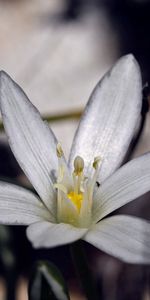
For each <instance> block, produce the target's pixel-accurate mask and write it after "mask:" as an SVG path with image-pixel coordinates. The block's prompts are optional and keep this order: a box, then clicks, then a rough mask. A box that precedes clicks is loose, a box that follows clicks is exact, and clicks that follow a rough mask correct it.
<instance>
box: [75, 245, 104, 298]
mask: <svg viewBox="0 0 150 300" xmlns="http://www.w3.org/2000/svg"><path fill="white" fill-rule="evenodd" d="M70 248H71V256H72V259H73V263H74V267H75V269H76V273H77V276H78V278H79V281H80V284H81V286H82V288H83V291H84V293H85V295H86V297H87V299H88V300H93V299H94V300H98V296H97V293H96V287H95V284H94V282H93V278H92V275H91V271H90V269H89V267H88V264H87V259H86V256H85V252H84V249H83V245H82V241H77V242H75V243H73V244H72V245H71V246H70Z"/></svg>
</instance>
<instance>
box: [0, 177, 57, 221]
mask: <svg viewBox="0 0 150 300" xmlns="http://www.w3.org/2000/svg"><path fill="white" fill-rule="evenodd" d="M43 219H45V220H52V217H51V215H50V213H49V211H48V210H47V209H46V208H45V207H44V205H43V203H42V202H41V200H40V199H39V198H38V197H36V196H35V195H34V194H33V193H32V192H30V191H28V190H26V189H24V188H22V187H19V186H15V185H13V184H8V183H4V182H0V223H1V224H13V225H28V224H31V223H34V222H37V221H40V220H43Z"/></svg>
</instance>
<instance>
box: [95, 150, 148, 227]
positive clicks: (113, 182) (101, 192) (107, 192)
mask: <svg viewBox="0 0 150 300" xmlns="http://www.w3.org/2000/svg"><path fill="white" fill-rule="evenodd" d="M148 191H150V153H147V154H145V155H142V156H141V157H139V158H136V159H133V160H131V161H130V162H128V163H127V164H125V165H124V166H123V167H121V168H120V169H119V170H117V171H116V172H115V173H114V174H113V175H111V176H110V177H109V178H107V179H106V180H105V182H103V183H102V185H101V186H100V188H99V189H97V192H96V195H94V203H93V216H92V219H93V221H94V222H97V221H99V220H100V219H102V218H103V217H104V216H106V215H108V214H109V213H111V212H112V211H114V210H115V209H117V208H119V207H121V206H123V205H125V204H126V203H128V202H130V201H132V200H134V199H136V198H137V197H139V196H141V195H143V194H144V193H146V192H148Z"/></svg>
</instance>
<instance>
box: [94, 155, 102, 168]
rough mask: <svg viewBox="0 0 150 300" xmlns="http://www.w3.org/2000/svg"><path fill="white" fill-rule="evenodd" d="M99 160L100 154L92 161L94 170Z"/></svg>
mask: <svg viewBox="0 0 150 300" xmlns="http://www.w3.org/2000/svg"><path fill="white" fill-rule="evenodd" d="M100 161H101V157H100V156H96V157H95V158H94V161H93V168H94V169H95V170H96V169H97V168H98V165H99V162H100Z"/></svg>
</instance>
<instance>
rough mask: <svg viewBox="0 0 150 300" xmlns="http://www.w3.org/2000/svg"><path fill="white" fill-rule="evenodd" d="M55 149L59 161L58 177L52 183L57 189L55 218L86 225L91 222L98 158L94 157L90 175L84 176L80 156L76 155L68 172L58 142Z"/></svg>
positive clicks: (73, 223)
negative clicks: (71, 170)
mask: <svg viewBox="0 0 150 300" xmlns="http://www.w3.org/2000/svg"><path fill="white" fill-rule="evenodd" d="M56 150H57V156H58V163H59V168H58V178H57V182H56V183H55V184H54V186H55V188H56V189H57V220H58V222H63V223H69V224H72V225H74V226H76V227H88V226H89V225H90V224H91V214H92V204H93V193H94V189H95V184H96V180H97V176H98V172H99V161H100V158H99V157H95V158H94V162H93V174H92V176H91V177H85V175H84V160H83V158H82V157H80V156H76V158H75V159H74V171H73V173H72V174H70V172H69V170H68V167H67V165H66V163H65V161H64V155H63V151H62V148H61V146H60V144H58V145H57V149H56Z"/></svg>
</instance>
